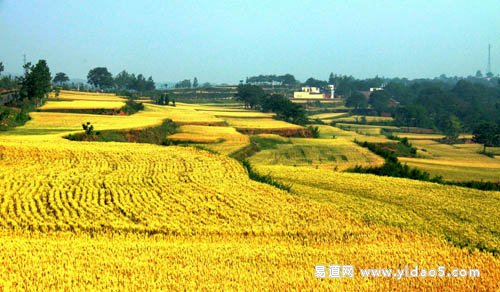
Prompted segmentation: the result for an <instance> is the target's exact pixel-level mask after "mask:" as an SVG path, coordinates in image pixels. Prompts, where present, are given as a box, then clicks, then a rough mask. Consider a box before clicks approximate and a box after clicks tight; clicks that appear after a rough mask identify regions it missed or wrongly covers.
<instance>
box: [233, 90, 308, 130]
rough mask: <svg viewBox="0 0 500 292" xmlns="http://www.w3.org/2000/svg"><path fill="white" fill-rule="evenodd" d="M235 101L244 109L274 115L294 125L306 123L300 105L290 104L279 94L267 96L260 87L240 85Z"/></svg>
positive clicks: (304, 113) (303, 111) (302, 108)
mask: <svg viewBox="0 0 500 292" xmlns="http://www.w3.org/2000/svg"><path fill="white" fill-rule="evenodd" d="M236 99H237V100H239V101H242V102H243V103H244V104H245V107H248V108H251V109H255V110H260V111H263V112H273V113H276V118H277V119H280V120H284V121H287V122H290V123H294V124H305V123H306V122H307V117H306V112H305V109H304V107H303V106H302V105H300V104H296V103H293V102H291V101H290V100H289V99H288V98H286V97H285V96H283V95H281V94H268V93H266V92H265V91H264V90H263V89H262V87H260V86H257V85H251V84H240V85H239V86H238V92H237V93H236Z"/></svg>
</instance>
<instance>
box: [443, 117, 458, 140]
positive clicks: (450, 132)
mask: <svg viewBox="0 0 500 292" xmlns="http://www.w3.org/2000/svg"><path fill="white" fill-rule="evenodd" d="M461 131H462V124H461V123H460V120H459V119H458V118H457V116H456V115H453V114H452V115H450V116H449V117H448V118H447V119H445V122H444V127H443V132H444V134H445V135H446V138H448V139H457V138H458V135H460V132H461Z"/></svg>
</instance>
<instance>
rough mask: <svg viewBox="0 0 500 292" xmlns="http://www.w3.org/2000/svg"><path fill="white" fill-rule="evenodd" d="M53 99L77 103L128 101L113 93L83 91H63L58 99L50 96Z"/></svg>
mask: <svg viewBox="0 0 500 292" xmlns="http://www.w3.org/2000/svg"><path fill="white" fill-rule="evenodd" d="M49 97H50V98H51V99H54V100H58V101H77V100H87V101H101V102H111V101H118V102H120V101H122V102H124V101H126V100H125V99H124V98H123V97H120V96H116V95H115V94H112V93H95V92H82V91H69V90H61V92H60V93H59V96H58V97H55V95H54V93H51V95H50V96H49Z"/></svg>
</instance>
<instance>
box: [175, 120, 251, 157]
mask: <svg viewBox="0 0 500 292" xmlns="http://www.w3.org/2000/svg"><path fill="white" fill-rule="evenodd" d="M179 131H180V132H179V133H176V134H173V135H170V136H168V138H169V139H171V140H174V141H182V142H191V143H195V144H196V143H207V144H203V145H202V146H203V147H204V148H207V149H210V150H213V151H216V152H218V153H222V154H231V153H233V152H235V151H237V150H239V149H241V148H243V147H245V146H247V145H248V144H249V143H250V138H249V137H248V136H247V135H243V134H241V133H239V132H238V131H236V129H235V128H232V127H215V126H196V125H195V126H181V127H180V129H179Z"/></svg>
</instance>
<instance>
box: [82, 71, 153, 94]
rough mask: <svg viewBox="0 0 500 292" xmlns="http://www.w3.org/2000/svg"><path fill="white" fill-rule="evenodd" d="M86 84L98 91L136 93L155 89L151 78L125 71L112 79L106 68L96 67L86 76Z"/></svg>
mask: <svg viewBox="0 0 500 292" xmlns="http://www.w3.org/2000/svg"><path fill="white" fill-rule="evenodd" d="M87 82H88V83H89V84H90V85H92V86H94V87H97V88H99V89H117V90H132V91H137V92H147V91H154V90H155V89H156V86H155V82H154V80H153V77H152V76H149V77H148V78H147V79H146V77H145V76H144V75H143V74H137V76H136V75H135V74H134V73H132V74H130V73H128V72H127V71H126V70H123V71H121V72H120V73H118V74H117V75H116V76H115V77H114V78H113V75H112V74H111V73H110V72H109V71H108V69H107V68H106V67H96V68H94V69H91V70H90V71H89V73H88V74H87Z"/></svg>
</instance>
